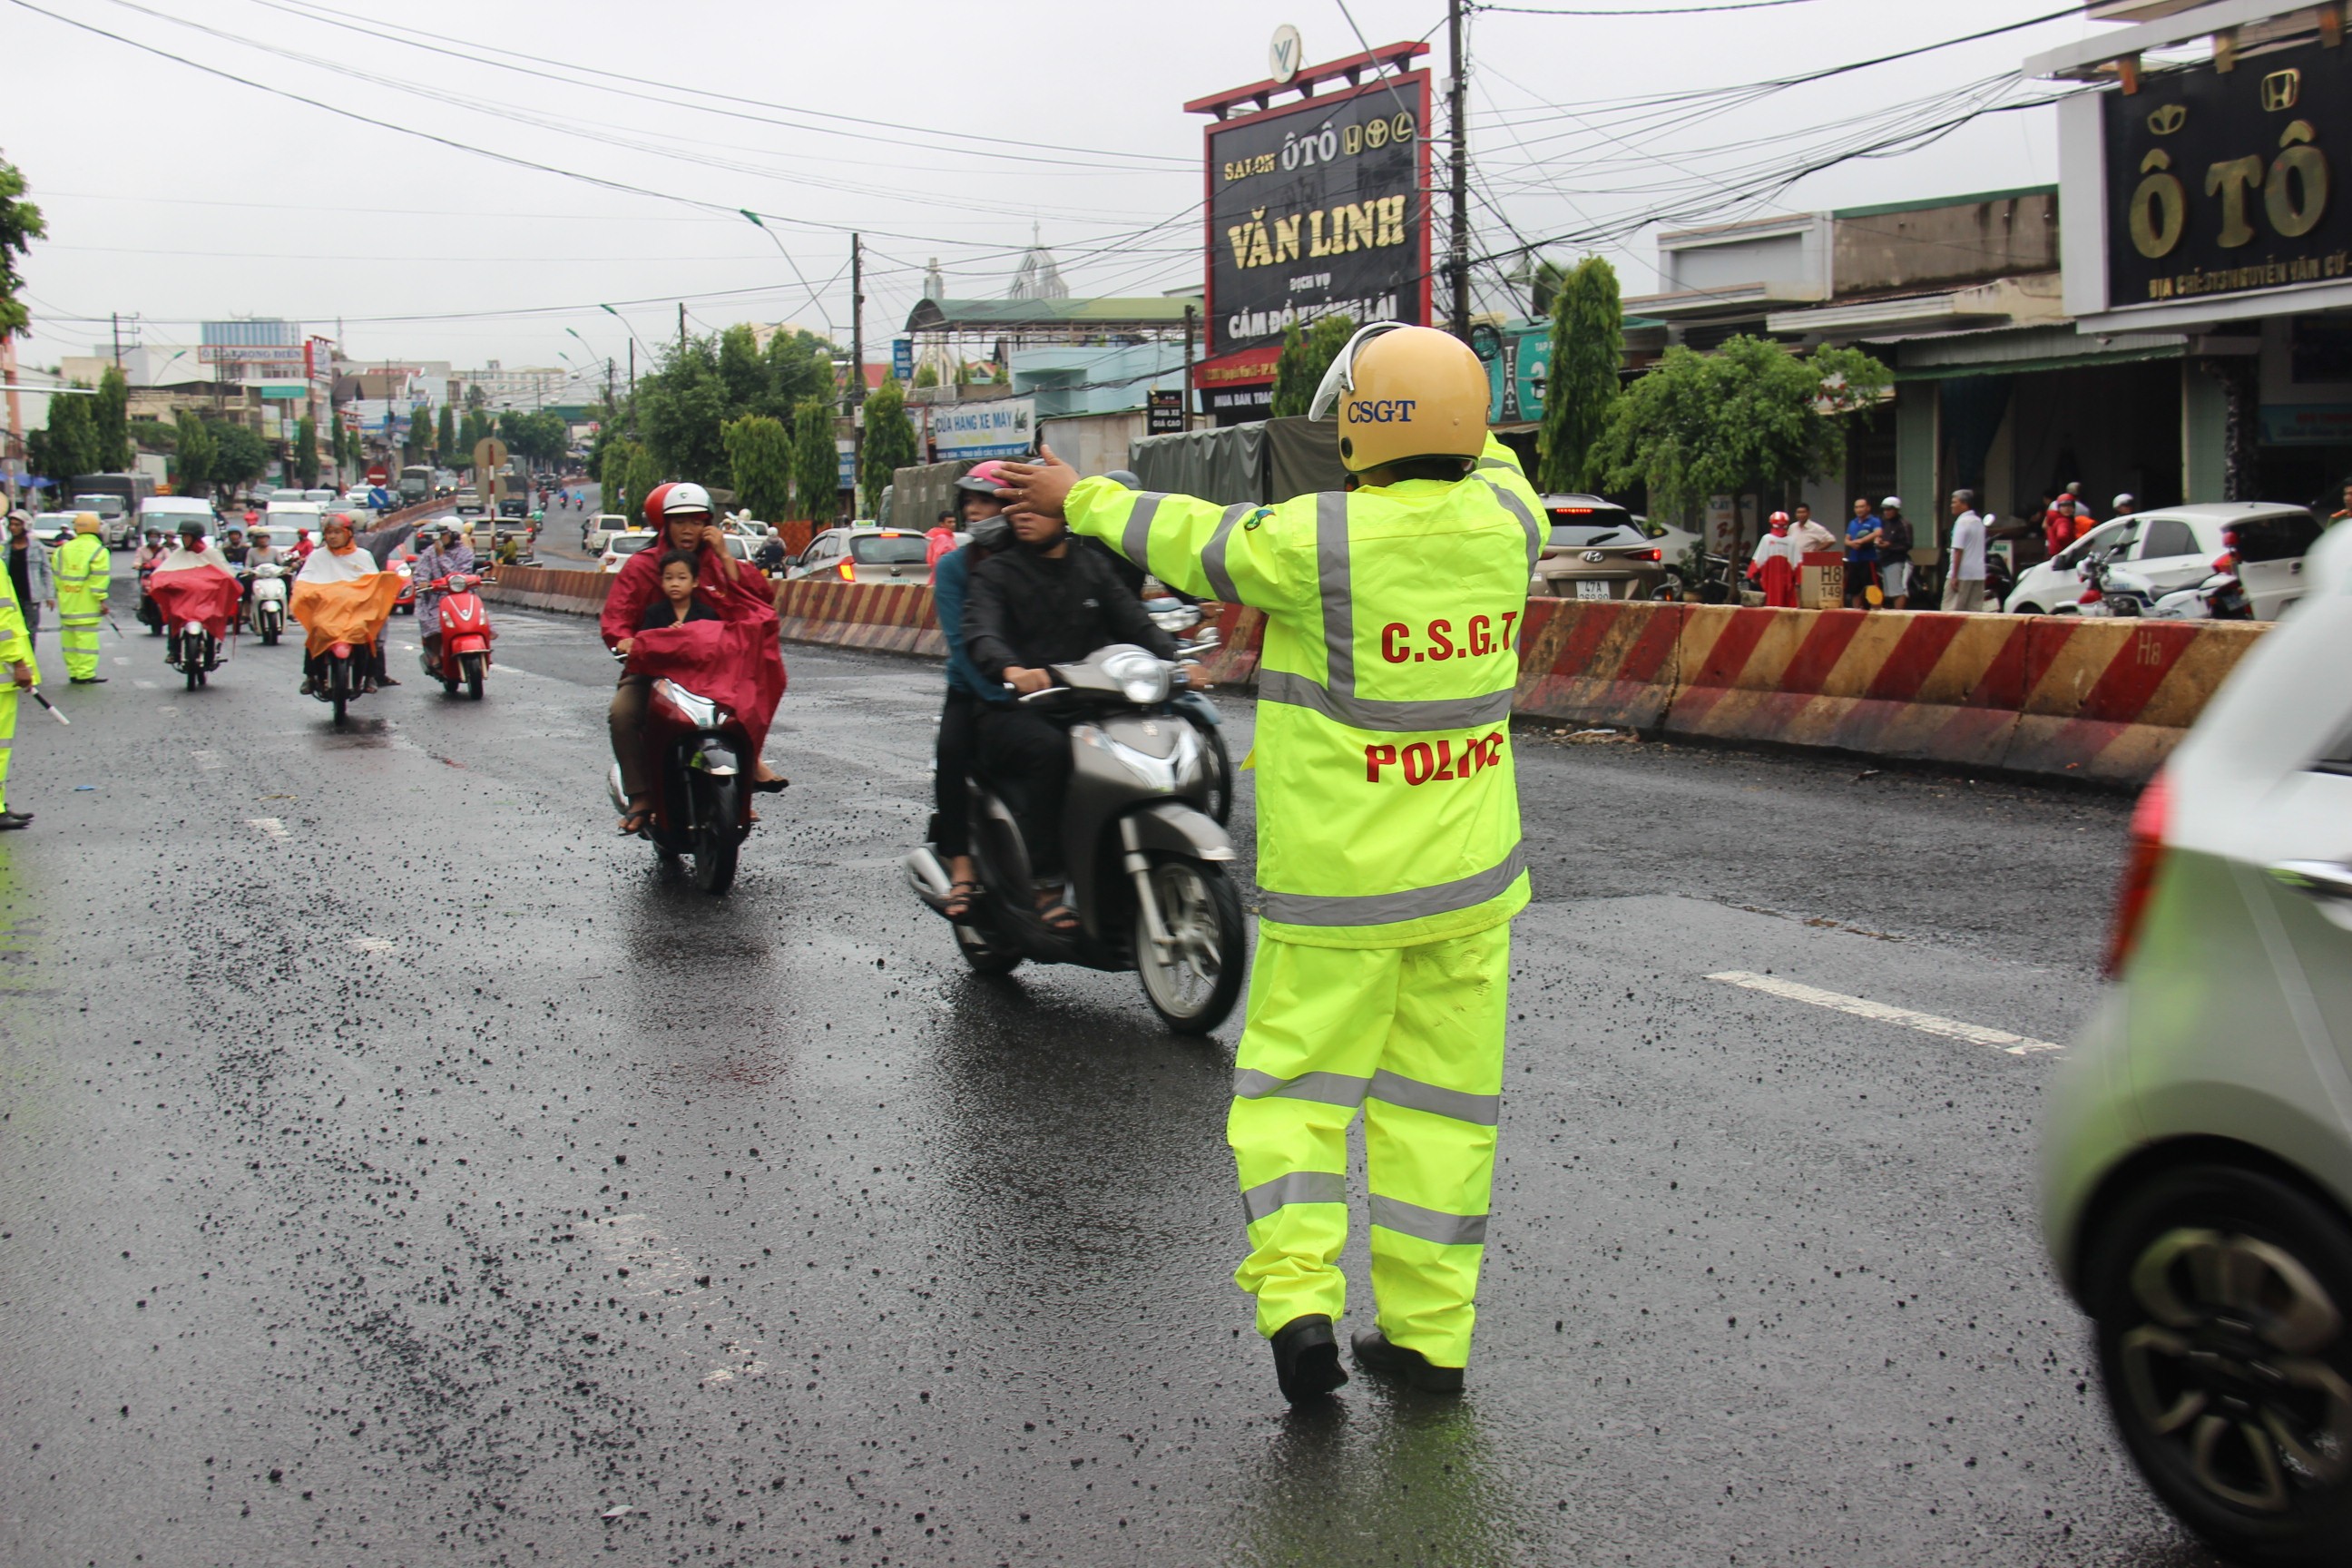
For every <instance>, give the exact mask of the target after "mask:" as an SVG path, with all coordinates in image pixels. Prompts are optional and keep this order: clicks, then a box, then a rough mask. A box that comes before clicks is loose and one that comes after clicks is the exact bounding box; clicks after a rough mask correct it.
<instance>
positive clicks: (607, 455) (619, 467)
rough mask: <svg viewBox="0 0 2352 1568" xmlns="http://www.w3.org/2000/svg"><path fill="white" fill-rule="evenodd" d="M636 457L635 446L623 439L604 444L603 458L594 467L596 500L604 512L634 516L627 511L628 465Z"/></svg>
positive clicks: (615, 438) (617, 438) (618, 438)
mask: <svg viewBox="0 0 2352 1568" xmlns="http://www.w3.org/2000/svg"><path fill="white" fill-rule="evenodd" d="M636 455H637V444H636V443H635V441H631V440H628V439H626V438H625V437H614V438H613V439H612V440H610V441H607V442H605V443H604V454H603V458H602V460H601V461H600V462H599V463H598V464H597V466H596V485H597V490H598V500H599V502H600V503H601V504H602V505H603V507H604V510H606V511H616V512H619V513H621V514H622V515H623V516H630V515H634V514H633V513H631V511H630V509H629V465H630V463H631V462H633V461H635V458H636Z"/></svg>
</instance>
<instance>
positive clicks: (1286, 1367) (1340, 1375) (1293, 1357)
mask: <svg viewBox="0 0 2352 1568" xmlns="http://www.w3.org/2000/svg"><path fill="white" fill-rule="evenodd" d="M1274 1379H1275V1381H1276V1383H1278V1384H1281V1385H1282V1396H1283V1397H1284V1398H1285V1399H1287V1400H1288V1401H1290V1403H1292V1404H1293V1405H1306V1404H1309V1403H1311V1402H1312V1401H1314V1400H1318V1399H1320V1398H1322V1397H1323V1396H1324V1395H1325V1394H1328V1393H1330V1392H1331V1391H1332V1390H1333V1389H1335V1388H1337V1387H1339V1385H1340V1384H1344V1383H1346V1382H1347V1381H1348V1372H1347V1369H1346V1368H1345V1367H1343V1366H1341V1365H1340V1364H1339V1340H1338V1339H1336V1338H1335V1337H1333V1335H1332V1332H1331V1320H1330V1319H1328V1318H1327V1317H1324V1316H1323V1315H1322V1314H1320V1313H1317V1314H1314V1315H1313V1316H1310V1317H1305V1318H1293V1319H1291V1320H1290V1321H1288V1322H1286V1323H1285V1324H1283V1325H1282V1327H1281V1328H1279V1329H1277V1330H1276V1331H1275V1335H1274Z"/></svg>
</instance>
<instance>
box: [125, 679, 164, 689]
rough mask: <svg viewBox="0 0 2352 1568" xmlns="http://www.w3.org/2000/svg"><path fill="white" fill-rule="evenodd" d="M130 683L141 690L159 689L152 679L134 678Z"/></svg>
mask: <svg viewBox="0 0 2352 1568" xmlns="http://www.w3.org/2000/svg"><path fill="white" fill-rule="evenodd" d="M131 685H133V686H135V687H137V688H138V689H140V690H142V691H155V690H159V689H160V688H159V687H157V686H156V684H155V683H154V682H153V681H152V680H134V681H132V682H131Z"/></svg>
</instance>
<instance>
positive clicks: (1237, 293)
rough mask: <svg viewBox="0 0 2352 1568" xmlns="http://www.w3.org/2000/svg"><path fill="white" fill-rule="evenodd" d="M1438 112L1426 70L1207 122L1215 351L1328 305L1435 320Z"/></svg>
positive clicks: (1369, 316)
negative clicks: (1433, 166) (1432, 266)
mask: <svg viewBox="0 0 2352 1568" xmlns="http://www.w3.org/2000/svg"><path fill="white" fill-rule="evenodd" d="M1428 123H1429V73H1428V72H1427V71H1423V70H1417V71H1406V72H1403V73H1402V74H1400V75H1396V76H1392V77H1387V78H1383V79H1380V80H1377V81H1371V82H1367V83H1365V84H1364V85H1362V86H1360V87H1357V88H1354V89H1345V90H1340V91H1336V92H1329V93H1318V94H1317V95H1316V96H1314V97H1311V98H1307V99H1304V100H1301V101H1299V102H1297V103H1295V104H1286V105H1284V106H1283V107H1281V108H1278V109H1267V110H1259V111H1257V112H1255V113H1251V114H1239V115H1235V116H1234V117H1233V118H1231V119H1225V120H1219V121H1214V122H1213V123H1212V124H1210V125H1208V126H1206V127H1205V128H1204V129H1203V133H1202V134H1203V140H1204V142H1205V143H1206V153H1207V170H1206V175H1207V186H1208V251H1209V254H1208V300H1207V321H1208V354H1209V357H1211V358H1213V359H1214V358H1218V357H1221V356H1224V355H1230V354H1234V353H1236V352H1238V351H1242V350H1248V349H1263V348H1268V347H1271V348H1276V349H1278V348H1279V347H1280V345H1281V342H1282V334H1283V331H1284V329H1286V328H1287V327H1289V326H1292V325H1294V324H1297V325H1301V326H1304V325H1306V324H1308V323H1311V322H1313V321H1318V320H1320V319H1321V318H1323V317H1325V316H1332V315H1347V316H1351V317H1353V318H1354V319H1355V321H1357V323H1358V324H1359V325H1360V324H1362V323H1364V322H1367V321H1409V322H1412V323H1415V324H1417V325H1418V324H1425V323H1426V322H1427V321H1428V320H1429V301H1430V280H1429V246H1430V223H1429V218H1430V213H1429V202H1428V200H1427V198H1426V197H1425V196H1424V195H1423V194H1422V193H1423V192H1424V191H1426V190H1427V189H1428V186H1429V142H1428V141H1427V139H1426V137H1425V135H1424V131H1425V128H1426V127H1427V125H1428ZM1271 374H1272V372H1271V366H1270V365H1269V368H1268V375H1269V377H1270V376H1271Z"/></svg>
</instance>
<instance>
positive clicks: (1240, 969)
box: [903, 643, 1245, 1034]
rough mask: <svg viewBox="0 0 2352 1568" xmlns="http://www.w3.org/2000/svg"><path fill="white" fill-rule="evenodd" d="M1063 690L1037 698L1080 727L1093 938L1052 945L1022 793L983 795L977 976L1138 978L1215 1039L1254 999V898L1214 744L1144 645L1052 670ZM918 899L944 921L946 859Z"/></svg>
mask: <svg viewBox="0 0 2352 1568" xmlns="http://www.w3.org/2000/svg"><path fill="white" fill-rule="evenodd" d="M1049 673H1051V674H1052V676H1053V677H1054V679H1055V681H1056V682H1057V684H1056V685H1055V686H1052V687H1049V688H1047V689H1045V690H1044V691H1040V692H1035V693H1033V694H1032V695H1030V696H1027V697H1024V698H1023V699H1022V700H1023V701H1024V702H1027V703H1030V704H1032V705H1033V706H1035V707H1038V708H1041V709H1043V710H1045V711H1046V712H1048V713H1054V714H1061V715H1066V716H1068V717H1069V718H1070V719H1072V720H1073V721H1074V722H1072V723H1071V725H1070V731H1069V733H1070V750H1071V753H1072V765H1071V773H1070V793H1069V798H1068V803H1067V805H1066V807H1065V809H1064V811H1063V814H1062V850H1063V856H1064V864H1066V866H1068V867H1069V868H1070V872H1069V876H1070V897H1069V899H1068V903H1069V906H1070V908H1071V909H1072V910H1075V911H1076V914H1077V916H1078V920H1079V922H1080V923H1079V929H1078V930H1077V931H1075V932H1071V933H1067V934H1063V933H1058V932H1055V931H1048V930H1047V929H1046V927H1045V922H1044V921H1042V920H1041V919H1039V918H1038V911H1037V910H1036V908H1035V907H1034V904H1033V903H1032V901H1031V900H1030V896H1029V889H1030V887H1031V875H1030V869H1029V853H1028V848H1027V846H1026V845H1025V844H1024V842H1023V840H1022V837H1021V830H1020V828H1019V827H1018V826H1016V824H1015V823H1014V820H1013V811H1012V808H1011V806H1010V805H1007V804H1006V800H1005V793H1006V789H1007V788H1009V787H1010V786H1007V785H1000V784H996V783H994V782H993V781H990V780H987V779H978V778H976V779H974V780H973V781H972V825H971V826H972V858H974V860H976V861H977V862H978V864H979V869H980V880H981V883H982V886H983V887H984V888H986V889H988V890H987V891H986V892H985V893H983V894H982V895H981V897H980V898H979V899H977V900H974V901H973V903H972V906H971V910H970V911H969V912H968V913H967V914H966V915H965V916H964V918H963V919H962V920H961V921H956V922H954V923H953V930H954V931H955V941H956V946H957V947H958V948H959V949H960V950H961V952H962V953H963V957H964V962H965V963H969V964H970V965H971V967H972V968H973V969H974V970H976V971H978V972H979V973H982V974H1003V973H1009V972H1010V971H1012V970H1013V968H1015V967H1017V966H1018V965H1019V964H1020V963H1021V961H1022V960H1023V959H1024V958H1029V959H1035V960H1037V961H1038V962H1040V963H1076V964H1081V965H1083V966H1085V967H1087V968H1089V969H1101V970H1108V971H1113V972H1116V971H1120V970H1128V969H1132V970H1134V971H1136V973H1137V975H1138V977H1139V979H1140V980H1141V981H1142V983H1143V994H1144V997H1145V999H1146V1000H1147V1001H1149V1002H1150V1004H1151V1006H1152V1008H1153V1010H1154V1011H1156V1012H1157V1013H1159V1015H1160V1016H1161V1017H1162V1018H1164V1019H1166V1020H1167V1022H1168V1024H1169V1026H1171V1027H1172V1028H1175V1029H1178V1030H1181V1031H1182V1032H1184V1033H1187V1034H1206V1033H1207V1032H1208V1031H1210V1030H1212V1029H1213V1028H1215V1027H1216V1026H1218V1025H1219V1024H1222V1023H1223V1022H1224V1020H1225V1018H1226V1016H1228V1015H1229V1014H1231V1013H1232V1011H1233V1008H1234V1002H1235V1001H1236V1000H1237V999H1238V998H1239V996H1240V995H1241V988H1242V980H1243V975H1244V967H1245V964H1244V941H1245V935H1244V927H1243V923H1242V904H1241V894H1240V892H1239V891H1238V890H1237V889H1235V888H1234V883H1233V879H1232V878H1231V876H1230V875H1229V874H1228V872H1227V869H1226V868H1228V867H1229V866H1231V865H1232V864H1233V862H1234V858H1235V857H1234V847H1233V840H1232V839H1230V838H1228V837H1226V836H1225V830H1224V829H1223V827H1222V826H1219V825H1218V824H1217V822H1216V821H1215V819H1214V818H1213V817H1212V816H1210V815H1209V812H1208V809H1207V807H1208V805H1209V798H1208V792H1209V778H1210V770H1211V766H1212V764H1211V763H1210V762H1209V760H1208V750H1209V749H1208V748H1207V747H1206V746H1204V745H1203V744H1202V740H1201V736H1202V730H1201V728H1200V727H1199V725H1198V724H1197V723H1195V722H1194V721H1193V720H1192V717H1191V715H1190V714H1188V713H1186V712H1184V711H1182V710H1180V709H1179V708H1178V706H1177V705H1176V703H1175V701H1174V698H1175V696H1176V694H1177V692H1178V690H1179V688H1180V683H1181V680H1182V679H1183V677H1182V672H1181V670H1180V669H1179V668H1178V667H1177V666H1176V665H1174V664H1171V663H1170V662H1168V661H1166V660H1164V659H1161V658H1157V657H1156V656H1154V655H1153V654H1151V653H1150V652H1149V651H1147V650H1145V649H1143V648H1139V647H1135V646H1134V645H1132V644H1129V643H1119V644H1114V645H1113V646H1111V647H1106V648H1102V649H1099V650H1097V652H1095V653H1094V654H1092V655H1091V656H1089V657H1088V658H1086V659H1085V660H1083V661H1081V662H1079V663H1076V664H1063V665H1055V666H1053V667H1051V669H1050V671H1049ZM903 868H904V870H905V873H906V877H907V882H908V886H909V887H910V888H912V889H914V892H915V896H916V897H917V898H919V899H920V900H922V901H923V902H924V903H925V904H927V905H928V906H929V907H930V909H931V910H932V911H933V912H935V913H937V914H939V915H940V916H941V917H942V918H944V917H945V916H946V913H947V903H948V900H949V896H950V889H951V888H952V883H951V882H950V879H949V877H948V872H947V868H946V866H945V865H944V864H943V863H942V862H941V860H940V856H939V852H938V850H937V848H936V847H934V846H932V845H929V844H925V845H923V846H921V847H919V848H916V849H914V850H911V851H909V852H908V856H907V858H906V859H905V861H904V863H903Z"/></svg>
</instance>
